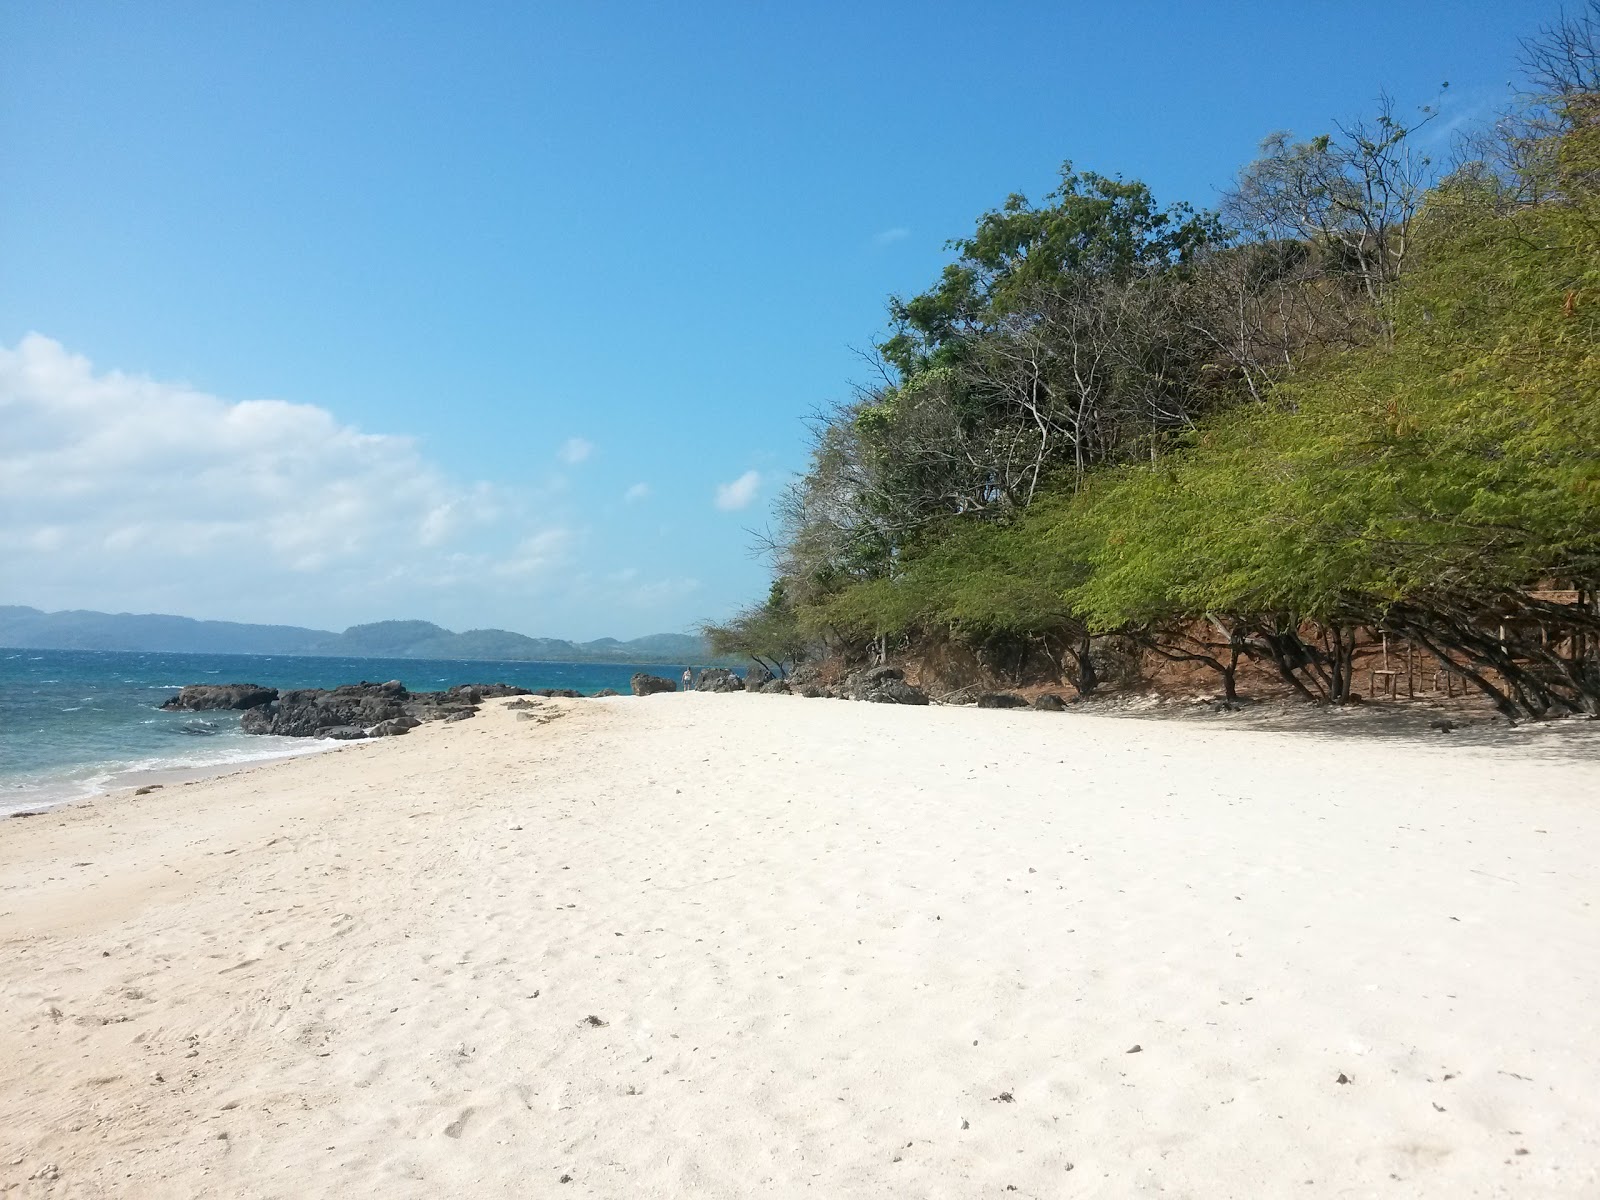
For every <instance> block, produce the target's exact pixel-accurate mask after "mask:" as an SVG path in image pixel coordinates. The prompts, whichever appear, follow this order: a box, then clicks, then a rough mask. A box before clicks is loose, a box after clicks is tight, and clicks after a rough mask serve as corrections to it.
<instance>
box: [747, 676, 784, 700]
mask: <svg viewBox="0 0 1600 1200" xmlns="http://www.w3.org/2000/svg"><path fill="white" fill-rule="evenodd" d="M745 686H746V687H749V686H750V685H749V684H748V683H747V684H746V685H745ZM750 690H751V691H753V692H760V693H761V694H762V695H763V696H787V695H788V694H789V692H790V690H791V689H790V687H789V681H788V680H787V679H769V680H767V681H766V682H765V683H761V684H757V685H756V686H755V687H753V688H750Z"/></svg>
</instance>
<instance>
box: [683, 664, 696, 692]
mask: <svg viewBox="0 0 1600 1200" xmlns="http://www.w3.org/2000/svg"><path fill="white" fill-rule="evenodd" d="M693 683H694V668H693V667H685V668H684V669H683V690H684V691H686V692H687V691H688V690H689V688H690V687H691V686H692V685H693Z"/></svg>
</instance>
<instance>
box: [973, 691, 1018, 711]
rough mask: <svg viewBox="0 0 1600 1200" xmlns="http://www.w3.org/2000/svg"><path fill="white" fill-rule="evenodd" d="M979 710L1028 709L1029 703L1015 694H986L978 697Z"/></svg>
mask: <svg viewBox="0 0 1600 1200" xmlns="http://www.w3.org/2000/svg"><path fill="white" fill-rule="evenodd" d="M978 707H979V708H1027V707H1028V702H1027V701H1026V700H1024V699H1023V698H1022V697H1021V696H1019V695H1017V694H1016V693H1015V692H984V693H983V694H982V695H981V696H979V697H978Z"/></svg>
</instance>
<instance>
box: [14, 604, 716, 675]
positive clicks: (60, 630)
mask: <svg viewBox="0 0 1600 1200" xmlns="http://www.w3.org/2000/svg"><path fill="white" fill-rule="evenodd" d="M0 646H13V647H17V648H19V649H26V650H132V651H143V652H146V653H157V654H161V653H165V654H292V655H306V656H311V657H327V658H443V659H484V660H492V661H499V662H621V663H650V662H671V663H678V662H700V661H705V660H709V659H710V657H711V655H710V652H709V651H708V650H707V649H706V646H705V643H704V642H702V641H701V639H700V638H698V637H696V636H694V635H693V634H687V633H656V634H649V635H647V636H645V637H638V638H633V639H631V640H629V641H618V640H617V639H616V638H599V639H597V640H596V641H592V642H569V641H567V640H565V639H563V638H535V637H527V636H526V635H524V634H520V633H512V632H511V631H510V630H507V629H469V630H467V631H466V632H464V633H455V632H452V631H451V630H449V629H444V628H442V627H440V626H438V625H435V624H433V623H432V622H430V621H376V622H373V623H372V624H369V625H352V626H351V627H350V628H349V629H346V630H345V631H344V632H342V633H335V632H333V631H331V630H327V629H303V628H301V627H299V626H296V625H246V624H241V623H238V622H235V621H197V620H195V619H194V618H192V617H176V616H168V615H165V614H160V613H103V612H89V611H85V610H81V609H80V610H72V611H67V612H42V611H40V610H39V609H37V608H28V607H25V606H22V605H0Z"/></svg>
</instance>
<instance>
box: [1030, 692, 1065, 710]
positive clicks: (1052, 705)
mask: <svg viewBox="0 0 1600 1200" xmlns="http://www.w3.org/2000/svg"><path fill="white" fill-rule="evenodd" d="M1033 706H1034V707H1035V708H1037V709H1038V710H1039V711H1040V712H1066V710H1067V702H1066V701H1065V700H1063V699H1062V698H1061V697H1060V696H1058V695H1056V694H1055V693H1054V692H1046V693H1045V694H1044V695H1042V696H1038V697H1036V698H1035V699H1034V701H1033Z"/></svg>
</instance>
